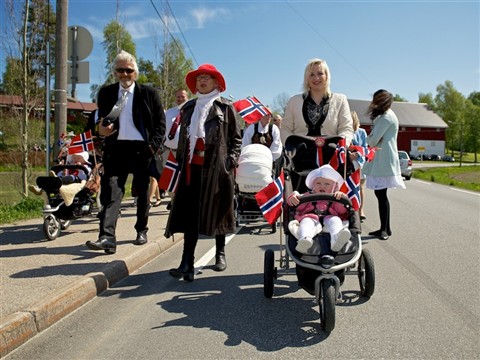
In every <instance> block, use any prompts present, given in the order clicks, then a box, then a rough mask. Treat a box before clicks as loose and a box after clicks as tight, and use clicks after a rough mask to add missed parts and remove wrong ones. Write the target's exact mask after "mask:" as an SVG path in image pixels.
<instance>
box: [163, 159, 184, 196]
mask: <svg viewBox="0 0 480 360" xmlns="http://www.w3.org/2000/svg"><path fill="white" fill-rule="evenodd" d="M179 180H180V166H179V165H178V162H177V159H175V155H173V152H172V151H170V152H169V153H168V158H167V162H166V164H165V167H164V168H163V171H162V175H161V176H160V179H159V180H158V187H159V188H160V189H162V190H165V191H169V192H175V191H177V186H178V181H179Z"/></svg>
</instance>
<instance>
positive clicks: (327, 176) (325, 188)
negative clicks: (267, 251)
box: [287, 165, 351, 254]
mask: <svg viewBox="0 0 480 360" xmlns="http://www.w3.org/2000/svg"><path fill="white" fill-rule="evenodd" d="M343 182H344V180H343V177H342V176H341V175H340V174H339V173H338V172H337V171H336V170H335V169H333V168H332V167H331V166H330V165H323V166H321V167H319V168H318V169H315V170H312V171H311V172H310V173H309V174H308V176H307V179H306V180H305V184H306V185H307V187H308V188H309V189H310V191H309V192H308V193H305V194H320V193H325V194H333V195H334V196H335V198H336V199H340V198H341V197H342V194H343V193H342V192H340V191H339V189H340V186H341V185H342V184H343ZM305 194H300V193H298V192H297V191H294V192H293V193H292V194H291V195H290V196H289V197H288V199H287V203H288V205H290V206H297V205H298V207H297V209H296V212H295V220H292V221H290V223H289V224H288V228H289V230H290V232H291V233H292V234H293V235H294V236H295V237H296V238H297V239H298V243H297V247H296V250H297V251H298V252H300V253H303V254H308V253H309V250H310V248H311V247H312V245H313V238H314V237H315V236H316V235H317V234H318V233H320V232H321V231H322V228H323V227H322V223H323V226H325V228H326V230H328V232H329V233H330V247H331V249H332V251H335V252H338V251H340V250H341V249H342V248H343V246H344V245H345V244H346V243H347V242H348V240H349V239H350V236H351V234H350V231H349V230H348V228H345V227H344V226H343V223H342V220H343V218H344V217H345V216H346V214H347V209H346V208H345V207H344V206H343V205H342V204H340V203H338V202H330V201H315V202H307V203H303V204H300V205H299V203H300V198H301V197H302V196H303V195H305Z"/></svg>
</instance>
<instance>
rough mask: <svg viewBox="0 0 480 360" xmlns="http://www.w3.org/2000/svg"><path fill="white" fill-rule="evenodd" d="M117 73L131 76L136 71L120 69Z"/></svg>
mask: <svg viewBox="0 0 480 360" xmlns="http://www.w3.org/2000/svg"><path fill="white" fill-rule="evenodd" d="M115 71H116V72H118V73H119V74H123V73H127V74H131V73H133V72H134V71H135V70H133V69H129V68H119V69H115Z"/></svg>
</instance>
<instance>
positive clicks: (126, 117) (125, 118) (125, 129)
mask: <svg viewBox="0 0 480 360" xmlns="http://www.w3.org/2000/svg"><path fill="white" fill-rule="evenodd" d="M134 89H135V83H133V84H132V85H131V86H130V87H129V88H128V89H124V88H122V86H121V85H120V86H119V90H118V97H119V98H120V97H121V96H122V95H123V94H122V90H127V103H126V104H125V106H124V107H123V109H122V112H121V113H120V116H119V117H118V121H120V123H119V129H118V138H117V139H118V140H139V141H145V139H144V138H143V136H142V134H141V133H140V131H138V129H137V128H136V126H135V124H134V123H133V112H132V108H133V92H134Z"/></svg>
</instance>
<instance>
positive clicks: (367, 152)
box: [365, 146, 378, 162]
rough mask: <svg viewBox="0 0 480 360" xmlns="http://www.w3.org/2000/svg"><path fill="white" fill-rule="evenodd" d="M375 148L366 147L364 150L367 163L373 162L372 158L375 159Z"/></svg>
mask: <svg viewBox="0 0 480 360" xmlns="http://www.w3.org/2000/svg"><path fill="white" fill-rule="evenodd" d="M377 150H378V148H377V147H373V148H372V147H370V146H367V147H366V148H365V158H366V159H367V161H368V162H370V161H373V158H374V157H375V151H377Z"/></svg>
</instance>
